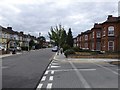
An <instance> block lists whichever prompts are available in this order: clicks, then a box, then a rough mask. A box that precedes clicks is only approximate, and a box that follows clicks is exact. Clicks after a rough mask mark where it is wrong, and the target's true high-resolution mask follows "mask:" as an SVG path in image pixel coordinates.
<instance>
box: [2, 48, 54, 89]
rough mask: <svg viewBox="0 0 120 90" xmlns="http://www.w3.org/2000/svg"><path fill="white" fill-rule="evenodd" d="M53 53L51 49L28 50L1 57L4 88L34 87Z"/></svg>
mask: <svg viewBox="0 0 120 90" xmlns="http://www.w3.org/2000/svg"><path fill="white" fill-rule="evenodd" d="M53 55H54V53H53V52H51V49H41V50H37V51H30V52H26V53H23V54H19V55H13V56H9V57H5V58H3V59H2V86H3V88H4V89H3V90H6V89H5V88H16V89H15V90H17V88H26V89H27V88H29V90H33V89H34V88H36V86H37V84H38V82H39V80H40V79H41V77H42V75H43V73H44V71H45V69H46V67H47V66H48V65H49V63H50V61H51V57H52V56H53Z"/></svg>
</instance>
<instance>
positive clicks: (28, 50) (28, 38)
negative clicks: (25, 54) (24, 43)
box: [28, 34, 30, 51]
mask: <svg viewBox="0 0 120 90" xmlns="http://www.w3.org/2000/svg"><path fill="white" fill-rule="evenodd" d="M29 42H30V35H29V34H28V51H30V49H29Z"/></svg>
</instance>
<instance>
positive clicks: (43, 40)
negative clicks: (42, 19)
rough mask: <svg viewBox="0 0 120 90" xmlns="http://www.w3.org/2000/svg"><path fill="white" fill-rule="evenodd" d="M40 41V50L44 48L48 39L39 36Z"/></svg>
mask: <svg viewBox="0 0 120 90" xmlns="http://www.w3.org/2000/svg"><path fill="white" fill-rule="evenodd" d="M37 39H38V41H39V46H40V48H43V47H44V44H45V42H46V38H45V37H44V36H39V37H38V38H37Z"/></svg>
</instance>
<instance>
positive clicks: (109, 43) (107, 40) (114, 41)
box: [101, 15, 120, 51]
mask: <svg viewBox="0 0 120 90" xmlns="http://www.w3.org/2000/svg"><path fill="white" fill-rule="evenodd" d="M119 23H120V22H119ZM119 23H118V17H113V16H112V15H109V16H108V18H107V20H106V21H105V22H103V23H102V38H101V44H102V45H101V51H118V47H119V45H118V42H119V40H118V37H119V36H120V34H119V32H120V28H119Z"/></svg>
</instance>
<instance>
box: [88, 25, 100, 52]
mask: <svg viewBox="0 0 120 90" xmlns="http://www.w3.org/2000/svg"><path fill="white" fill-rule="evenodd" d="M101 30H102V26H101V24H98V23H95V24H94V27H93V28H92V29H91V33H90V50H92V51H100V50H101Z"/></svg>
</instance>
